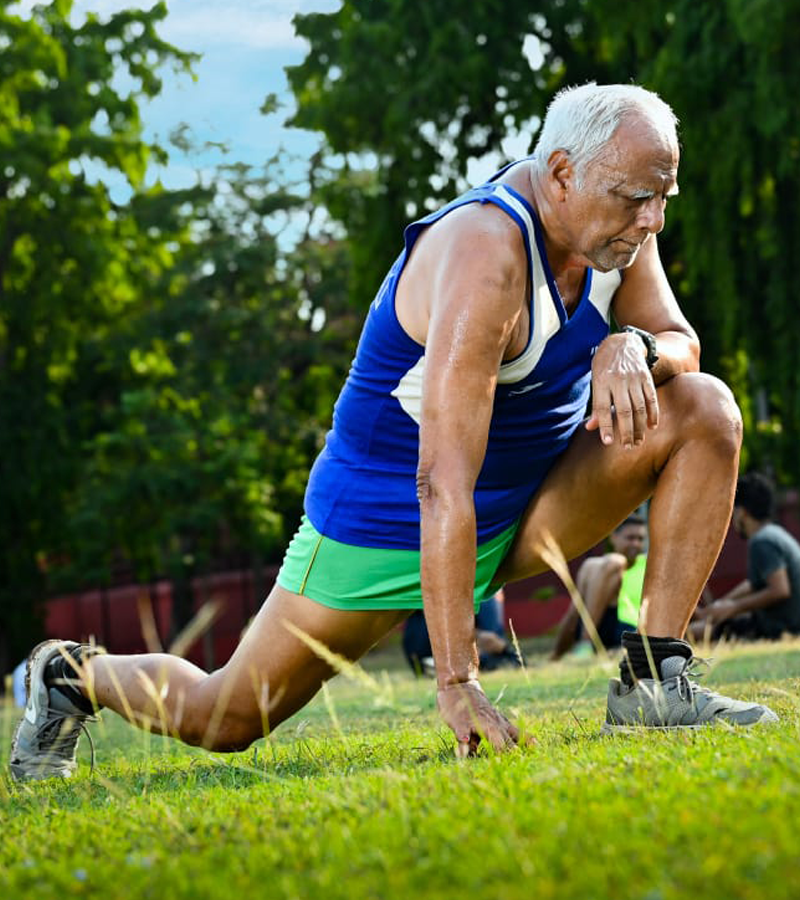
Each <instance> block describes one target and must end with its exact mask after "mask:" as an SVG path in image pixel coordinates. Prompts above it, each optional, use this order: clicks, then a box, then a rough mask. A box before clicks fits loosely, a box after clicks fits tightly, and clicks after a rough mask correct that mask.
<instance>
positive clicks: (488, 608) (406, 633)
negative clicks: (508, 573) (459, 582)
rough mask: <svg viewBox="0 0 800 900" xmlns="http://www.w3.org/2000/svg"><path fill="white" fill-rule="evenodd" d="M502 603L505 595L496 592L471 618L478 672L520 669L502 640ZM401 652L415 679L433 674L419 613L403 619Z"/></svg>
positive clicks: (503, 636)
mask: <svg viewBox="0 0 800 900" xmlns="http://www.w3.org/2000/svg"><path fill="white" fill-rule="evenodd" d="M504 603H505V594H504V593H503V589H502V588H500V589H499V590H498V591H496V592H495V594H494V596H492V597H489V598H488V599H486V600H484V601H483V603H481V606H480V609H479V610H478V613H477V615H476V616H475V641H476V643H477V645H478V661H479V666H480V670H481V671H482V672H491V671H492V670H493V669H501V668H505V667H508V666H518V665H520V660H519V657H518V656H517V654H516V652H515V650H514V648H513V647H512V646H511V645H510V644H509V642H508V638H507V637H506V630H505V626H504V625H503V621H504V616H503V604H504ZM403 652H404V653H405V656H406V659H407V660H408V664H409V665H410V666H411V668H412V669H413V670H414V672H415V673H416V674H417V675H430V676H434V675H435V674H436V667H435V666H434V663H433V651H432V649H431V639H430V637H429V635H428V626H427V625H426V623H425V616H424V615H423V614H422V610H421V609H419V610H415V611H414V612H413V613H412V614H411V615H410V616H409V617H408V619H406V624H405V628H404V629H403Z"/></svg>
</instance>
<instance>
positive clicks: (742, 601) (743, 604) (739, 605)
mask: <svg viewBox="0 0 800 900" xmlns="http://www.w3.org/2000/svg"><path fill="white" fill-rule="evenodd" d="M785 599H786V595H785V594H780V593H778V592H776V591H775V590H774V589H773V588H770V587H765V588H762V589H761V590H760V591H753V592H752V593H751V594H745V595H744V596H743V597H738V598H737V599H736V600H735V601H734V602H735V605H736V611H735V613H734V615H737V616H739V615H742V613H748V612H753V611H754V610H757V609H765V608H766V607H768V606H773V605H774V604H775V603H780V602H781V601H782V600H785Z"/></svg>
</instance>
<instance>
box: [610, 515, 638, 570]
mask: <svg viewBox="0 0 800 900" xmlns="http://www.w3.org/2000/svg"><path fill="white" fill-rule="evenodd" d="M646 540H647V529H646V528H645V526H644V525H633V524H631V525H623V526H622V528H618V529H617V530H616V531H615V532H613V533H612V535H611V546H612V547H613V548H614V550H615V551H616V552H617V553H621V554H622V555H623V556H624V557H625V558H626V559H627V560H628V562H629V563H632V562H633V561H634V560H635V559H636V557H637V556H638V555H639V554H640V553H643V552H644V543H645V541H646Z"/></svg>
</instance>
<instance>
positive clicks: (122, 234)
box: [0, 2, 356, 671]
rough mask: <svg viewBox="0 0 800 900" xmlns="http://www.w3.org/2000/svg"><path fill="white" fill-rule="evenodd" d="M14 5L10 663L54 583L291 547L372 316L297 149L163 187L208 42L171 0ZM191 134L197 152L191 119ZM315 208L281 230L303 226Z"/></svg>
mask: <svg viewBox="0 0 800 900" xmlns="http://www.w3.org/2000/svg"><path fill="white" fill-rule="evenodd" d="M9 7H10V4H9V3H7V2H1V3H0V50H2V54H1V55H0V159H2V163H0V441H2V448H1V450H2V452H0V508H2V510H3V516H2V517H1V519H0V541H1V542H2V549H0V560H2V564H1V566H0V671H6V670H7V669H8V668H10V667H11V665H12V664H13V663H14V662H16V660H17V659H18V658H19V656H21V654H22V653H23V651H24V650H25V649H27V648H29V647H30V644H31V643H32V641H33V640H34V638H35V636H36V632H37V629H38V627H39V626H38V623H37V620H36V611H37V608H38V604H39V603H40V601H42V600H43V599H44V597H45V596H46V594H47V593H52V592H54V591H57V590H65V589H73V588H77V587H81V586H89V585H96V584H98V583H100V584H103V583H108V581H109V580H110V579H111V578H112V577H114V575H115V572H117V573H119V572H125V573H127V577H136V578H140V579H147V578H153V577H156V576H160V575H169V576H171V577H172V578H173V579H174V580H175V581H176V582H178V583H181V584H183V585H186V584H187V583H188V580H189V578H190V577H191V575H192V574H193V573H194V572H195V571H198V570H200V571H202V570H203V569H204V568H206V567H208V566H209V565H211V564H212V562H213V564H215V565H219V564H220V563H221V562H226V561H227V562H229V563H231V564H234V565H242V564H244V563H247V562H249V560H250V558H251V556H252V557H256V558H264V557H266V556H268V555H269V554H270V553H272V554H275V552H276V550H275V548H276V547H278V546H279V545H281V544H282V543H283V542H284V541H285V539H286V537H287V532H288V531H289V530H290V529H292V528H293V527H294V525H295V522H296V519H297V517H298V513H299V508H300V504H301V500H302V489H303V485H304V483H305V479H306V476H307V472H308V469H309V466H310V464H311V460H312V459H313V457H314V456H315V454H316V452H317V450H318V449H319V447H320V445H321V442H322V439H323V434H324V428H325V426H326V424H327V423H328V421H329V419H330V410H331V407H332V402H333V397H334V396H335V392H336V390H337V389H338V386H339V384H340V383H341V380H342V377H343V372H344V370H345V367H346V364H347V360H348V359H349V354H350V352H351V350H352V343H353V335H354V331H355V328H356V326H355V324H354V319H353V316H352V314H351V313H350V311H349V308H348V306H347V304H346V302H345V301H344V300H343V292H344V283H345V280H346V277H347V275H346V273H347V260H346V257H345V253H344V247H343V245H342V244H341V243H340V242H339V241H337V240H336V239H335V238H334V237H333V236H332V235H328V234H327V231H326V224H325V222H324V221H323V222H320V221H317V220H318V219H319V216H316V215H315V208H316V206H317V205H318V198H316V197H315V196H313V194H312V195H309V192H308V189H307V188H306V189H305V190H304V191H303V192H302V193H301V194H298V193H297V192H295V191H293V189H291V187H290V186H289V181H288V179H287V177H286V176H285V174H284V172H283V170H282V169H281V168H280V166H279V165H278V163H277V162H276V161H274V160H273V161H270V162H269V163H268V164H267V165H266V166H265V168H264V171H263V172H255V171H251V170H249V169H248V168H247V167H243V166H239V165H229V166H226V167H223V168H222V169H221V170H220V171H219V172H217V173H216V177H215V179H214V181H213V187H206V186H203V185H202V184H200V183H198V185H197V186H196V187H195V188H193V189H190V190H185V191H167V190H165V189H164V188H163V187H162V186H161V185H160V184H156V185H155V186H154V187H151V188H145V187H144V185H143V180H142V179H143V175H144V173H145V170H146V168H147V165H148V163H149V162H150V161H151V160H153V159H158V160H161V161H163V160H165V159H166V150H165V149H164V148H162V147H159V146H154V145H150V144H148V143H147V142H145V141H144V139H143V137H142V123H141V120H140V115H139V101H140V100H141V99H142V98H145V97H152V96H154V95H156V94H157V93H158V91H159V90H160V86H161V81H160V77H161V75H160V73H161V72H163V70H164V67H165V66H174V67H177V68H179V69H182V70H188V67H189V65H190V64H191V61H192V58H193V57H192V56H191V55H190V54H185V53H182V52H179V51H177V50H176V49H174V48H172V47H170V46H169V45H167V44H165V43H164V42H163V41H161V39H160V38H159V37H158V35H157V32H156V28H157V25H158V23H159V22H160V21H161V20H162V19H163V18H164V16H165V15H166V6H165V4H163V3H162V4H157V5H156V6H154V7H153V8H152V9H151V10H150V11H148V12H144V11H141V10H129V11H124V12H120V13H118V14H116V15H113V16H111V17H109V18H108V19H107V20H103V21H101V20H100V19H98V18H97V17H96V16H93V15H89V16H88V17H87V18H86V20H85V21H84V22H83V23H82V24H80V25H76V24H74V22H73V21H72V19H71V17H70V14H71V8H72V4H71V3H69V2H61V3H51V4H48V5H43V6H40V7H35V8H34V9H33V11H32V12H31V14H30V17H29V18H21V17H20V16H17V15H13V14H11V13H9V12H7V11H6V10H7V8H9ZM274 102H275V101H274V98H269V97H268V98H267V100H266V101H265V106H264V109H265V111H268V110H270V109H272V108H273V107H274ZM174 141H175V144H176V146H178V148H182V149H184V150H188V149H191V146H192V145H191V132H190V129H189V128H188V127H185V126H179V127H178V128H176V130H175V133H174ZM98 166H100V167H101V171H103V172H106V173H110V174H112V175H114V174H116V175H117V176H120V175H121V176H123V177H124V179H125V180H126V181H127V183H128V187H129V193H130V199H129V200H127V201H125V202H119V201H116V200H114V199H113V198H112V196H111V195H110V193H109V189H108V187H107V186H106V184H105V180H107V179H105V180H100V181H96V180H95V179H96V173H97V171H98ZM312 220H313V221H312ZM304 222H305V223H306V232H305V235H304V236H303V238H302V240H300V241H299V242H297V244H296V246H294V247H293V249H288V250H287V249H286V247H285V246H284V247H283V249H282V248H281V246H280V245H279V242H280V239H281V238H280V235H281V231H282V230H285V229H286V227H287V223H292V227H293V228H295V229H297V226H298V223H299V225H300V227H302V224H303V223H304ZM323 322H325V323H327V327H326V328H325V329H324V330H323V329H322V328H321V326H322V324H323ZM189 612H190V610H189ZM186 613H187V610H183V611H182V612H181V613H180V615H181V616H183V615H185V614H186ZM175 624H176V625H180V624H181V623H180V622H177V623H175Z"/></svg>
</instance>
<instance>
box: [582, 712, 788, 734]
mask: <svg viewBox="0 0 800 900" xmlns="http://www.w3.org/2000/svg"><path fill="white" fill-rule="evenodd" d="M778 721H780V720H779V719H769V718H765V717H764V716H762V717H761V718H758V719H756V720H755V722H730V721H728V719H723V718H717V719H709V721H708V722H700V723H699V724H698V725H612V724H611V723H610V722H605V723H604V724H603V727H602V728H601V729H600V734H601V735H612V734H641V733H642V732H643V731H699V730H700V729H702V728H716V727H717V726H718V725H721V724H723V723H724V724H725V725H726V726H728V727H729V728H752V727H753V726H754V725H775V724H776V723H777V722H778Z"/></svg>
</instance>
